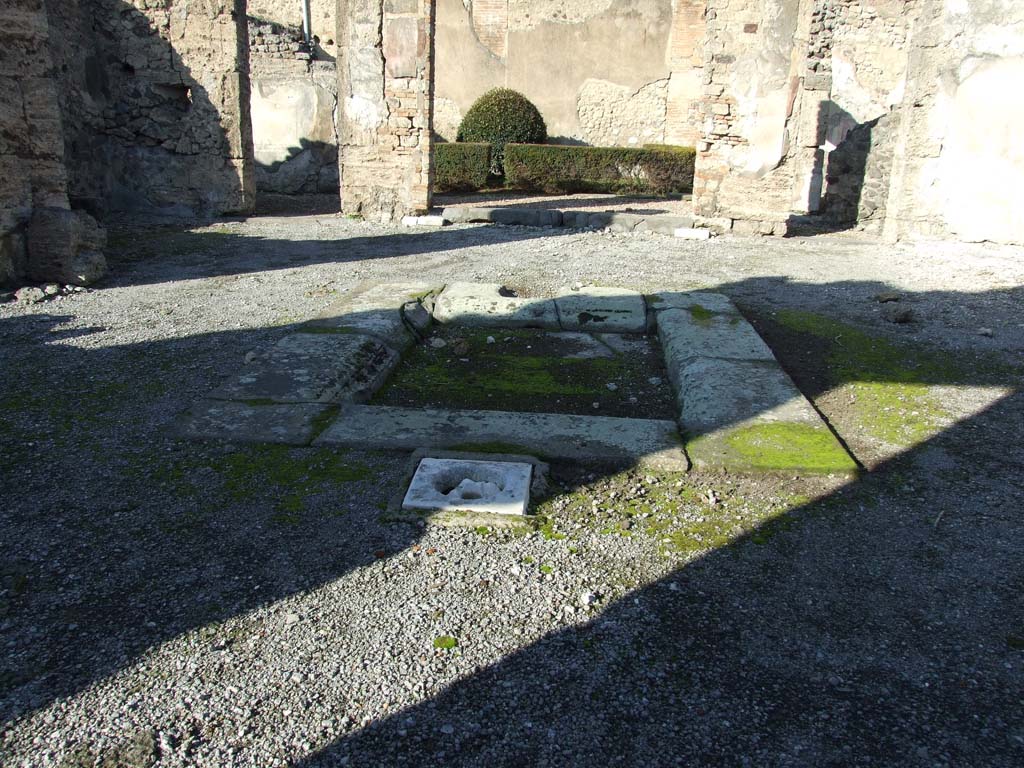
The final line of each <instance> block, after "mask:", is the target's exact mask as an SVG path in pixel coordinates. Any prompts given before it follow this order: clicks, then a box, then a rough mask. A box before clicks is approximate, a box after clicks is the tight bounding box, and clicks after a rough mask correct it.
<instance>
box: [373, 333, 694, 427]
mask: <svg viewBox="0 0 1024 768" xmlns="http://www.w3.org/2000/svg"><path fill="white" fill-rule="evenodd" d="M631 339H632V340H633V341H634V342H635V343H634V344H632V345H631V347H630V351H629V352H626V353H619V352H615V351H614V350H612V349H611V347H609V346H608V345H606V344H604V343H603V342H601V341H600V340H598V339H596V338H595V337H593V336H591V335H589V334H581V333H548V332H545V331H535V330H503V329H468V328H442V329H439V330H438V331H437V332H436V333H435V334H434V335H433V336H432V337H431V338H430V339H428V340H427V341H426V342H425V343H423V344H421V345H419V346H418V347H417V348H415V349H414V350H413V351H412V352H410V353H409V354H408V355H407V356H406V358H405V359H404V360H403V361H402V363H401V365H400V366H399V368H398V369H397V370H396V371H395V373H394V374H393V375H392V377H391V379H390V380H389V381H388V383H387V384H386V385H385V386H384V387H383V388H382V389H381V390H380V391H379V392H378V393H377V395H376V397H375V398H374V400H373V401H372V402H373V404H374V405H392V406H405V407H416V406H419V407H432V408H441V407H443V408H456V409H458V408H467V409H482V410H501V411H522V412H527V413H572V414H586V415H600V416H621V417H627V418H646V419H659V418H661V419H674V418H675V405H674V400H673V396H672V391H671V389H670V387H669V385H668V380H667V375H666V372H665V369H664V364H663V362H662V357H661V353H660V350H659V349H658V347H657V346H656V345H655V344H654V343H652V342H651V340H650V339H649V338H647V337H642V336H636V337H631ZM442 342H443V346H442ZM595 404H596V406H597V407H595Z"/></svg>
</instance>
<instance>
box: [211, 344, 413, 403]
mask: <svg viewBox="0 0 1024 768" xmlns="http://www.w3.org/2000/svg"><path fill="white" fill-rule="evenodd" d="M399 359H400V356H399V354H398V353H397V352H395V351H394V350H393V349H391V348H389V347H387V346H385V345H384V344H382V343H381V342H379V341H377V340H376V339H373V338H371V337H369V336H363V335H361V334H356V333H293V334H289V335H288V336H285V337H284V338H283V339H281V340H280V341H279V342H278V343H277V344H276V345H275V346H274V347H272V348H271V349H270V351H269V352H267V353H266V354H265V355H264V356H263V357H261V358H258V359H256V360H255V361H253V362H252V363H251V364H250V365H248V366H246V369H245V370H244V371H243V373H242V374H241V375H239V376H238V377H236V378H235V379H233V380H232V381H229V382H227V383H225V384H223V385H222V386H220V387H219V388H217V389H216V390H214V391H213V392H212V393H211V394H210V397H211V398H214V399H220V400H270V401H273V402H277V403H317V402H322V403H323V402H333V403H340V402H344V401H346V400H351V399H358V398H360V397H368V396H369V395H371V394H373V392H374V391H376V389H377V388H378V387H379V386H380V385H381V384H383V382H384V379H385V378H386V377H387V375H388V374H389V373H390V372H391V370H392V369H393V368H394V367H395V366H396V365H397V364H398V361H399Z"/></svg>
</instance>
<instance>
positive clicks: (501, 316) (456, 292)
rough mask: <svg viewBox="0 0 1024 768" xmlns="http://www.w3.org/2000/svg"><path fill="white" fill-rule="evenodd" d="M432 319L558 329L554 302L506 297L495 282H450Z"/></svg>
mask: <svg viewBox="0 0 1024 768" xmlns="http://www.w3.org/2000/svg"><path fill="white" fill-rule="evenodd" d="M434 319H435V320H437V322H439V323H450V324H452V325H475V326H487V327H495V328H547V329H551V330H559V329H561V325H560V324H559V322H558V310H557V309H556V308H555V302H554V301H553V300H551V299H531V298H520V297H518V296H506V295H504V293H503V286H501V285H500V284H498V283H451V284H450V285H448V286H447V287H446V288H445V289H444V291H442V292H441V295H440V296H438V297H437V302H436V303H435V305H434Z"/></svg>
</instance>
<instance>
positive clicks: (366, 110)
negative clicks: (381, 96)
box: [345, 96, 381, 128]
mask: <svg viewBox="0 0 1024 768" xmlns="http://www.w3.org/2000/svg"><path fill="white" fill-rule="evenodd" d="M345 118H346V119H347V120H351V121H352V122H354V123H356V124H357V125H359V126H360V127H362V128H376V127H377V126H378V125H380V123H381V116H380V109H378V107H377V104H376V102H373V101H370V100H369V99H367V98H364V97H362V96H349V97H348V98H347V99H345Z"/></svg>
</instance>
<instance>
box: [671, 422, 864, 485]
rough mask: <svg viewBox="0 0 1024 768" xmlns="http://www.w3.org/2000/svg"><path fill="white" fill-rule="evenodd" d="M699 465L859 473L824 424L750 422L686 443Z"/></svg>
mask: <svg viewBox="0 0 1024 768" xmlns="http://www.w3.org/2000/svg"><path fill="white" fill-rule="evenodd" d="M686 452H687V454H689V456H690V459H691V460H692V461H693V462H694V463H695V464H697V465H698V466H715V467H727V468H732V469H739V470H746V471H751V470H752V471H758V472H806V473H811V474H847V475H852V474H856V472H857V470H858V467H857V464H856V462H855V461H854V460H853V459H852V458H851V457H850V455H849V454H848V453H847V452H846V451H845V450H844V449H843V447H842V445H840V443H839V442H838V441H837V440H836V438H835V436H834V435H833V434H832V433H831V432H830V431H829V429H828V427H826V426H825V425H824V424H820V425H811V424H803V423H791V422H763V423H748V424H742V425H740V426H737V427H734V428H731V429H724V430H721V431H718V432H713V433H710V434H707V435H701V436H699V437H695V438H693V439H691V440H689V441H688V442H687V443H686Z"/></svg>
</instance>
